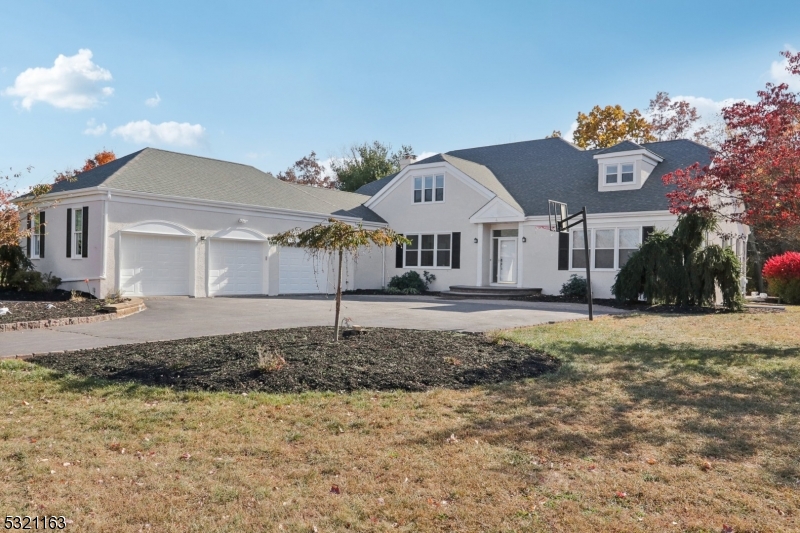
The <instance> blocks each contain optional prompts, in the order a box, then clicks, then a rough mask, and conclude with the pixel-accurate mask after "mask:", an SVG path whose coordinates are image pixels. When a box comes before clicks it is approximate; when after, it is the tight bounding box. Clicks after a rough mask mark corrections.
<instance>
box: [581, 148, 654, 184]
mask: <svg viewBox="0 0 800 533" xmlns="http://www.w3.org/2000/svg"><path fill="white" fill-rule="evenodd" d="M593 157H594V160H595V161H597V190H598V191H600V192H620V191H632V190H635V189H641V188H642V186H643V185H644V182H645V181H647V178H648V177H650V174H651V173H652V172H653V170H655V168H656V166H658V164H659V163H661V162H662V161H664V158H663V157H661V156H660V155H658V154H656V153H655V152H653V151H651V150H650V149H648V148H645V147H644V146H640V145H638V144H636V143H634V142H631V141H622V142H621V143H618V144H616V145H614V146H612V147H610V148H606V149H604V150H600V151H599V152H597V153H596V154H594V156H593Z"/></svg>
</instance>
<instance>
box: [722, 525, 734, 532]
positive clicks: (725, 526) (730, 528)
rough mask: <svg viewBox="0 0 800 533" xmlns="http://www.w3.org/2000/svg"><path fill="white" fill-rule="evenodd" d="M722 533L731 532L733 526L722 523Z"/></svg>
mask: <svg viewBox="0 0 800 533" xmlns="http://www.w3.org/2000/svg"><path fill="white" fill-rule="evenodd" d="M722 533H733V527H731V526H729V525H728V524H722Z"/></svg>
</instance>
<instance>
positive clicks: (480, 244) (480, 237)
mask: <svg viewBox="0 0 800 533" xmlns="http://www.w3.org/2000/svg"><path fill="white" fill-rule="evenodd" d="M476 248H477V249H478V257H477V261H478V262H477V268H476V269H475V270H477V271H478V278H477V279H476V280H475V286H476V287H480V286H481V285H482V284H483V223H482V222H481V223H480V224H478V244H477V245H476Z"/></svg>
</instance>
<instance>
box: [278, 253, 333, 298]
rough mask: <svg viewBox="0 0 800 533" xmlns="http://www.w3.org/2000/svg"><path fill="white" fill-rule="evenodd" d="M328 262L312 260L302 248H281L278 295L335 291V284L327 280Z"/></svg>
mask: <svg viewBox="0 0 800 533" xmlns="http://www.w3.org/2000/svg"><path fill="white" fill-rule="evenodd" d="M328 263H329V261H328V260H327V259H318V260H314V259H312V258H311V256H309V255H308V254H307V253H306V251H305V250H304V249H302V248H291V247H287V248H281V252H280V268H279V271H280V283H279V287H278V292H279V293H280V294H315V293H316V294H319V293H331V292H333V291H334V290H335V286H336V285H335V282H334V280H333V279H328V272H329V271H330V270H332V269H330V268H329V265H328Z"/></svg>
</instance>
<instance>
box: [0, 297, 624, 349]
mask: <svg viewBox="0 0 800 533" xmlns="http://www.w3.org/2000/svg"><path fill="white" fill-rule="evenodd" d="M145 303H146V304H147V310H146V311H144V312H142V313H138V314H136V315H132V316H130V317H127V318H123V319H120V320H112V321H109V322H96V323H94V324H80V325H74V326H63V327H59V328H52V329H39V330H29V331H13V332H6V333H0V357H8V356H14V355H29V354H31V353H45V352H55V351H62V350H65V351H66V350H79V349H83V348H98V347H102V346H111V345H116V344H132V343H137V342H147V341H158V340H169V339H183V338H188V337H201V336H207V335H222V334H225V333H238V332H245V331H257V330H262V329H280V328H291V327H302V326H329V325H332V324H333V317H334V311H335V302H334V299H333V297H324V296H294V297H270V298H268V297H258V298H255V297H254V298H197V299H194V298H184V297H169V298H148V299H146V300H145ZM622 312H623V311H620V310H618V309H612V308H609V307H595V316H600V315H604V314H618V313H622ZM587 315H588V312H587V309H586V306H585V305H579V304H561V303H546V302H541V303H533V302H517V301H505V300H442V299H439V298H435V297H428V296H413V297H411V296H410V297H403V296H391V297H388V296H345V297H344V299H343V301H342V316H343V317H350V318H352V320H353V322H354V323H356V324H360V325H362V326H369V327H390V328H408V329H439V330H455V331H488V330H493V329H502V328H514V327H520V326H530V325H535V324H543V323H547V322H559V321H564V320H574V319H578V318H586V317H587Z"/></svg>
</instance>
